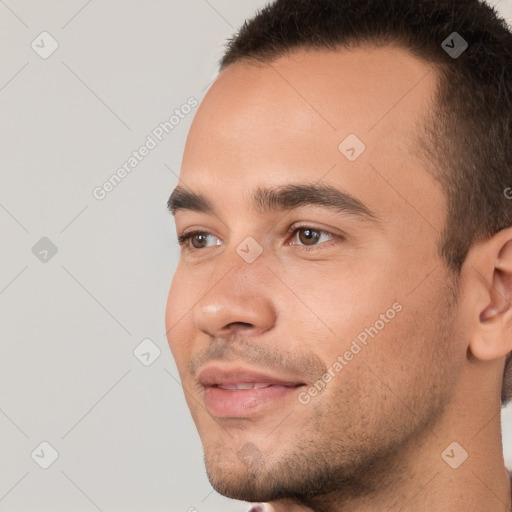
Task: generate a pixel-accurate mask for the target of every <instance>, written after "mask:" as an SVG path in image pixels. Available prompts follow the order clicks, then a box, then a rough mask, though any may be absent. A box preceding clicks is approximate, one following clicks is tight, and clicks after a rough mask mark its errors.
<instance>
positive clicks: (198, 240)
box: [178, 231, 220, 249]
mask: <svg viewBox="0 0 512 512" xmlns="http://www.w3.org/2000/svg"><path fill="white" fill-rule="evenodd" d="M208 237H211V238H214V239H216V240H219V239H218V238H217V237H214V236H213V235H212V234H210V233H208V232H207V231H189V232H188V233H184V234H183V235H181V236H179V237H178V244H179V245H180V246H183V245H185V244H187V248H189V249H204V248H206V247H209V246H208V245H206V244H205V242H206V241H207V240H208ZM190 243H191V244H192V247H190ZM219 243H220V241H219ZM213 245H219V244H218V243H216V244H213Z"/></svg>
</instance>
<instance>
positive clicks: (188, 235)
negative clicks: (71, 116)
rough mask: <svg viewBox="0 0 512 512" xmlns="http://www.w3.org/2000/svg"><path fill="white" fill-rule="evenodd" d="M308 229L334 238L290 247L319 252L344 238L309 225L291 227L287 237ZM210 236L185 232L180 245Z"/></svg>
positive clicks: (190, 248) (207, 233)
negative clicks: (199, 237) (198, 236)
mask: <svg viewBox="0 0 512 512" xmlns="http://www.w3.org/2000/svg"><path fill="white" fill-rule="evenodd" d="M307 229H309V230H311V231H315V232H316V233H319V234H320V235H322V234H324V235H329V236H331V237H332V239H331V240H328V241H327V242H321V243H319V244H315V245H312V246H307V245H299V244H290V245H294V246H297V247H299V249H300V250H302V251H311V250H318V247H319V246H325V245H328V246H330V245H333V243H336V239H342V238H343V237H341V236H340V235H336V234H334V233H331V232H330V231H326V230H324V229H317V228H315V227H313V226H308V225H302V226H298V225H296V224H294V225H293V226H291V227H290V228H289V229H288V231H287V232H286V235H290V234H292V235H295V233H296V232H298V231H300V230H307ZM210 234H211V233H209V232H208V231H201V230H193V231H189V232H185V233H183V234H182V235H181V236H178V244H179V245H180V246H183V245H185V243H186V242H188V241H189V240H190V239H191V238H192V237H194V236H195V235H210ZM186 249H187V250H189V251H199V250H201V249H198V248H195V247H190V246H189V245H188V244H187V247H186ZM203 249H208V247H203Z"/></svg>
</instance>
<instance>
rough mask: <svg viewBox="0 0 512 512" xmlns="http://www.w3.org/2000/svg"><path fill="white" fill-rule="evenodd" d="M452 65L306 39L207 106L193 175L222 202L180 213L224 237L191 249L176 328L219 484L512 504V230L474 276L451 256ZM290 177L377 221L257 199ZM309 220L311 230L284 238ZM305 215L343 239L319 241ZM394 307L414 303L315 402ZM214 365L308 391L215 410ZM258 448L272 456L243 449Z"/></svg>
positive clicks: (238, 74) (183, 262) (176, 281)
mask: <svg viewBox="0 0 512 512" xmlns="http://www.w3.org/2000/svg"><path fill="white" fill-rule="evenodd" d="M436 80H437V75H436V73H435V70H434V69H433V68H432V67H431V66H430V65H429V64H428V63H425V62H423V61H420V60H418V59H416V58H415V57H413V56H411V55H410V54H409V53H407V52H406V51H405V50H403V49H401V48H397V47H391V46H386V47H380V48H373V47H362V48H358V49H353V50H350V51H349V50H339V51H336V52H334V51H330V52H329V51H311V50H298V51H294V52H293V53H290V54H288V55H286V56H283V57H280V58H278V59H275V60H273V61H272V62H270V63H258V64H255V63H251V64H248V63H236V64H233V65H231V66H229V67H228V68H227V69H225V70H224V71H223V72H222V73H221V74H220V75H219V77H218V78H217V80H216V81H215V83H214V84H213V86H212V87H211V88H210V90H209V91H208V93H207V95H206V97H205V99H204V100H203V102H202V104H201V105H200V107H199V109H198V112H197V114H196V116H195V119H194V121H193V124H192V127H191V129H190V133H189V136H188V139H187V144H186V148H185V152H184V156H183V163H182V169H181V175H180V185H181V186H183V187H186V188H187V189H188V190H191V191H194V192H196V193H200V194H202V195H204V196H206V197H207V198H208V199H209V200H210V202H211V203H212V205H213V206H214V208H215V213H214V214H207V213H201V212H196V211H190V210H188V209H179V210H177V211H176V213H175V222H176V231H177V233H178V235H180V234H182V233H183V232H184V231H186V230H187V231H189V230H191V229H194V228H196V229H198V230H202V231H205V232H207V233H208V235H207V237H206V241H204V239H203V242H202V243H201V241H200V240H198V239H197V237H196V240H188V242H186V243H185V244H184V245H183V247H182V248H181V254H180V259H179V263H178V266H177V269H176V271H175V274H174V277H173V280H172V284H171V288H170V291H169V298H168V304H167V312H166V327H167V332H168V340H169V345H170V348H171V351H172V354H173V356H174V358H175V361H176V364H177V367H178V370H179V374H180V378H181V381H182V384H183V388H184V391H185V396H186V400H187V403H188V406H189V408H190V411H191V414H192V417H193V419H194V422H195V424H196V426H197V429H198V432H199V435H200V437H201V440H202V443H203V447H204V454H205V463H206V469H207V473H208V477H209V479H210V482H211V483H212V485H213V487H214V488H215V489H216V490H217V491H219V492H220V493H222V494H225V495H226V496H230V497H232V498H235V499H241V500H247V501H261V502H264V501H266V502H270V503H271V504H272V506H273V508H274V509H275V510H276V511H285V510H286V511H306V510H315V511H346V510H350V511H351V512H365V511H375V510H380V511H398V510H414V511H415V512H423V511H425V512H426V511H429V512H431V511H432V510H436V511H441V512H442V511H450V512H453V511H454V510H455V511H458V510H460V511H465V512H467V511H475V512H476V511H479V512H481V511H482V510H496V511H505V512H508V511H509V510H510V485H509V480H508V475H507V472H506V470H505V467H504V462H503V455H502V446H501V431H500V428H501V427H500V414H499V412H500V401H499V394H500V390H501V382H502V375H503V368H504V362H505V355H506V354H507V352H509V351H510V350H511V349H512V342H511V341H510V340H512V332H511V329H512V327H511V326H512V312H511V309H510V306H509V304H510V300H511V299H512V284H511V282H512V230H504V231H502V232H500V233H498V234H497V235H495V236H494V237H493V238H491V239H489V240H487V241H485V242H482V243H479V244H475V245H474V246H473V247H472V249H471V251H470V253H469V255H468V258H467V259H466V261H465V263H464V266H463V269H462V272H461V275H460V278H457V277H456V276H454V275H452V274H451V272H450V271H449V270H448V269H447V268H446V266H445V265H444V262H443V260H442V259H441V257H440V255H439V251H438V247H437V240H438V237H439V236H440V233H441V231H442V228H443V226H444V222H445V215H446V208H447V205H446V198H445V196H444V194H443V190H442V188H441V186H440V184H439V182H438V181H436V180H435V179H434V178H433V177H432V174H431V173H430V172H429V171H430V170H431V169H429V163H428V162H426V161H425V160H424V159H422V158H421V155H420V154H419V153H418V152H417V151H416V150H415V137H417V136H419V133H420V132H419V130H418V127H419V126H420V124H421V121H422V119H423V116H424V114H425V113H426V112H428V109H429V108H431V105H432V102H433V94H434V91H435V87H436V83H437V82H436ZM350 133H353V134H356V135H357V136H358V137H359V138H360V139H361V140H362V141H363V142H364V144H365V145H366V150H365V151H364V152H363V153H362V154H361V155H360V156H359V157H358V158H357V159H356V160H355V161H353V162H351V161H349V160H348V159H347V158H345V156H344V155H343V154H342V153H341V152H340V151H339V149H338V145H339V144H340V142H341V141H342V140H344V139H345V137H346V136H347V135H348V134H350ZM293 183H300V184H304V183H309V184H317V185H322V184H327V185H331V186H333V187H336V188H337V189H338V190H341V191H344V192H347V193H349V194H350V195H352V196H353V197H355V198H357V199H358V200H359V201H361V202H362V203H364V204H365V205H366V206H367V207H368V208H369V209H370V210H371V211H372V212H373V213H374V215H375V217H376V221H368V220H364V219H362V218H360V217H359V216H357V215H353V214H347V213H340V212H333V211H332V210H329V209H327V208H325V207H321V206H317V205H303V206H300V207H298V208H294V209H289V210H286V211H282V210H281V211H272V212H266V213H260V214H255V212H254V211H253V210H252V208H251V203H250V198H251V196H252V194H253V192H254V191H255V190H256V189H257V188H258V187H275V186H281V185H287V184H293ZM295 222H300V223H301V227H302V228H303V229H302V230H299V231H298V232H297V231H296V232H295V233H292V234H287V230H288V228H289V227H290V226H292V225H293V224H294V223H295ZM308 227H309V229H313V230H315V231H320V232H323V231H327V232H328V233H332V234H333V235H338V236H334V237H333V236H332V235H329V234H323V235H321V237H320V238H319V239H318V240H316V241H315V240H314V241H313V242H310V241H308V238H307V236H306V233H305V230H307V228H308ZM248 236H251V237H252V238H253V239H254V240H256V241H257V242H258V244H259V245H260V247H261V248H262V253H261V255H260V256H259V257H258V258H257V259H256V260H255V261H254V262H252V263H247V262H246V261H245V260H244V259H242V258H241V257H240V256H239V254H238V253H237V252H236V249H237V247H238V246H239V245H240V244H241V242H242V241H244V240H245V238H246V237H248ZM193 242H194V243H195V247H194V246H193V245H192V243H193ZM303 247H308V248H309V250H303ZM395 303H399V304H400V305H401V310H400V312H399V313H397V314H396V315H395V316H394V318H393V319H392V320H390V321H389V322H388V323H386V324H385V327H384V328H383V329H381V330H380V332H379V333H378V335H376V336H375V337H374V338H373V339H370V340H369V341H368V343H367V345H366V346H364V348H363V349H362V350H361V351H360V352H359V353H358V354H357V355H356V356H354V357H353V359H352V360H350V361H349V362H348V364H347V365H346V366H344V367H343V369H342V371H340V372H338V373H336V374H335V376H334V377H332V379H331V381H330V382H329V383H328V384H327V386H326V387H325V389H324V390H323V391H321V392H320V393H318V395H317V396H315V397H313V398H311V400H310V402H309V403H307V404H302V403H300V401H299V400H298V395H299V392H300V391H304V389H306V390H307V389H308V388H309V387H311V386H312V385H313V384H314V383H315V381H316V380H317V379H318V378H320V377H321V376H322V374H323V373H325V371H326V370H327V369H328V368H329V367H332V365H333V363H334V362H335V361H336V360H337V357H338V356H339V355H342V354H344V353H345V352H346V351H347V350H349V348H350V346H351V343H352V340H353V339H354V338H355V337H356V336H357V335H358V334H359V333H360V332H361V331H363V330H364V329H365V328H368V327H370V326H373V325H374V324H375V322H376V321H377V320H379V318H380V317H379V315H381V314H383V313H385V312H386V310H388V309H389V308H391V307H392V305H393V304H395ZM507 340H508V341H507ZM212 361H214V362H218V363H225V364H227V363H229V364H233V363H240V364H243V365H246V366H249V367H251V368H258V369H263V370H265V369H269V370H271V371H272V372H274V373H277V374H279V375H282V376H288V377H290V378H291V377H298V378H299V379H300V380H301V382H304V383H305V384H306V386H305V387H303V388H299V389H298V390H297V392H296V394H295V395H294V396H293V397H292V398H291V399H290V398H286V399H285V400H283V401H277V403H276V404H275V406H273V407H265V409H264V412H262V413H256V414H254V415H251V416H250V417H244V418H217V417H214V416H212V415H211V414H209V412H208V411H207V410H206V409H205V404H204V390H203V388H202V386H201V385H200V384H199V382H198V379H197V371H198V369H200V367H201V365H202V364H204V363H206V362H212ZM454 441H456V442H457V443H458V444H459V445H460V446H462V447H463V449H464V450H465V451H466V452H467V453H468V458H467V460H465V462H463V463H462V464H461V465H460V466H459V467H458V468H457V469H453V468H452V467H450V466H449V465H448V464H447V462H445V460H444V459H443V458H442V457H441V455H442V453H443V452H444V450H445V449H446V448H447V447H448V446H449V445H450V444H451V443H452V442H454ZM243 447H245V449H246V450H247V449H248V448H247V447H250V450H252V453H253V455H254V454H256V455H257V456H254V457H253V459H252V461H251V460H249V461H247V460H245V461H243V460H242V459H241V458H240V457H238V456H237V453H238V452H239V450H240V449H242V448H243ZM448 453H449V454H450V455H451V453H453V454H454V457H455V458H458V457H460V454H461V453H462V452H461V451H460V450H459V448H456V450H455V451H454V452H448Z"/></svg>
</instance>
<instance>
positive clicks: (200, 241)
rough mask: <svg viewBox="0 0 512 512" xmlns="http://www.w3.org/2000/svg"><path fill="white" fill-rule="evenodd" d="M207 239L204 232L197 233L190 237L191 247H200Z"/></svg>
mask: <svg viewBox="0 0 512 512" xmlns="http://www.w3.org/2000/svg"><path fill="white" fill-rule="evenodd" d="M207 239H208V235H207V234H206V233H197V234H195V235H192V236H191V237H190V240H191V243H192V247H193V248H194V249H202V248H203V247H204V244H205V243H206V240H207ZM196 242H197V243H196Z"/></svg>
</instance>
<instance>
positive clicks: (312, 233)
mask: <svg viewBox="0 0 512 512" xmlns="http://www.w3.org/2000/svg"><path fill="white" fill-rule="evenodd" d="M288 232H289V233H292V234H293V237H292V241H293V240H298V241H299V243H298V244H297V243H290V245H298V246H299V247H300V248H301V249H306V250H307V249H309V248H310V247H311V248H313V247H314V246H317V245H321V244H322V243H324V242H326V241H329V240H333V239H334V238H336V235H334V234H332V233H330V232H329V231H325V230H322V229H316V228H314V227H312V226H297V225H293V226H291V228H290V229H289V230H288ZM326 236H327V239H326V238H325V237H326ZM322 238H323V239H324V240H322Z"/></svg>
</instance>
